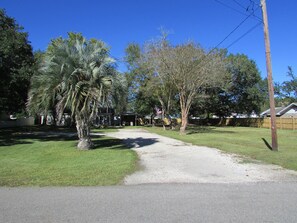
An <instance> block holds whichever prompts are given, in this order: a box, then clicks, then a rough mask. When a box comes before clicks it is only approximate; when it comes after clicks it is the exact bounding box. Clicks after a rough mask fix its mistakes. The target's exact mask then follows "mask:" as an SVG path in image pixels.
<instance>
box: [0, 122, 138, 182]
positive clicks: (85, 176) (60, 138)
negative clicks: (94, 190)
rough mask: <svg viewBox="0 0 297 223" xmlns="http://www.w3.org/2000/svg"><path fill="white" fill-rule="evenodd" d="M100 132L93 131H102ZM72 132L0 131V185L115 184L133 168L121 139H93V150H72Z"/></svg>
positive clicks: (132, 159) (132, 157)
mask: <svg viewBox="0 0 297 223" xmlns="http://www.w3.org/2000/svg"><path fill="white" fill-rule="evenodd" d="M102 131H104V130H95V132H102ZM56 132H60V133H65V132H67V133H70V134H71V133H75V129H74V130H72V129H52V128H48V127H47V128H36V127H33V128H15V129H0V186H93V185H115V184H118V183H120V182H121V180H122V179H123V178H124V176H125V175H127V174H129V173H132V172H133V171H135V169H136V162H137V155H136V153H135V152H134V151H132V150H130V149H128V148H126V147H125V146H124V145H122V142H121V140H119V139H113V138H108V137H103V136H93V137H92V139H93V142H94V144H95V149H93V150H90V151H79V150H77V149H76V144H77V137H76V136H75V135H73V134H72V136H69V135H60V134H56Z"/></svg>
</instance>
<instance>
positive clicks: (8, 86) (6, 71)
mask: <svg viewBox="0 0 297 223" xmlns="http://www.w3.org/2000/svg"><path fill="white" fill-rule="evenodd" d="M33 63H34V59H33V53H32V47H31V45H30V43H29V41H28V33H27V32H24V31H23V27H21V26H20V25H18V24H17V23H16V21H15V19H13V18H11V17H9V16H7V15H6V13H5V11H4V10H3V9H0V74H1V78H0V111H4V112H10V113H14V112H21V111H22V110H25V103H26V100H27V92H28V88H29V84H30V78H31V76H32V65H33Z"/></svg>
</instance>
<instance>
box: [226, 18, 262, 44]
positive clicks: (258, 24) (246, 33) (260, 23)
mask: <svg viewBox="0 0 297 223" xmlns="http://www.w3.org/2000/svg"><path fill="white" fill-rule="evenodd" d="M260 25H262V22H259V23H257V24H256V25H255V26H253V27H252V28H250V29H249V30H248V31H247V32H245V33H244V34H243V35H241V36H240V37H239V38H237V39H236V40H235V41H233V42H232V43H231V44H229V45H228V46H227V47H226V49H229V48H230V47H231V46H233V45H234V44H235V43H237V42H238V41H239V40H241V39H242V38H243V37H245V36H246V35H248V34H249V33H250V32H252V31H253V30H254V29H256V28H257V27H258V26H260Z"/></svg>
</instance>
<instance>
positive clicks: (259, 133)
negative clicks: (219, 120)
mask: <svg viewBox="0 0 297 223" xmlns="http://www.w3.org/2000/svg"><path fill="white" fill-rule="evenodd" d="M146 129H147V130H148V131H151V132H154V133H157V134H160V135H163V136H168V137H171V138H175V139H178V140H182V141H184V142H188V143H192V144H194V145H201V146H208V147H213V148H217V149H220V150H222V151H225V152H228V153H235V154H239V155H243V156H245V157H247V158H252V159H256V160H260V161H264V162H266V163H272V164H277V165H280V166H282V167H285V168H288V169H292V170H297V131H293V130H278V143H279V151H278V152H272V151H271V150H270V149H269V147H268V146H267V142H268V144H270V142H271V132H270V129H264V128H247V127H199V126H196V127H195V126H191V127H189V128H188V134H187V135H179V132H178V130H175V131H173V130H167V131H164V130H163V129H162V128H157V127H152V128H146ZM265 141H266V143H265ZM244 160H245V161H250V162H251V160H250V159H244Z"/></svg>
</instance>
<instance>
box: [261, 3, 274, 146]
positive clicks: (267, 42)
mask: <svg viewBox="0 0 297 223" xmlns="http://www.w3.org/2000/svg"><path fill="white" fill-rule="evenodd" d="M261 6H262V13H263V23H264V39H265V51H266V69H267V80H268V91H269V104H270V119H271V141H272V150H273V151H278V143H277V127H276V115H275V103H274V87H273V80H272V67H271V55H270V39H269V30H268V18H267V9H266V0H261Z"/></svg>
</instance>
